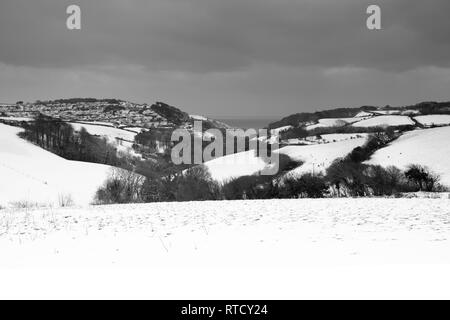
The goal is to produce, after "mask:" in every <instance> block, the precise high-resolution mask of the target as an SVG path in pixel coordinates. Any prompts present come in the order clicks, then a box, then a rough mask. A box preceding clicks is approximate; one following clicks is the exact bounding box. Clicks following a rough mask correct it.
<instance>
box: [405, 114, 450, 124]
mask: <svg viewBox="0 0 450 320" xmlns="http://www.w3.org/2000/svg"><path fill="white" fill-rule="evenodd" d="M414 119H416V120H417V121H418V122H419V123H420V124H423V125H424V126H432V125H436V126H441V125H448V124H450V115H449V114H432V115H427V116H418V117H415V118H414Z"/></svg>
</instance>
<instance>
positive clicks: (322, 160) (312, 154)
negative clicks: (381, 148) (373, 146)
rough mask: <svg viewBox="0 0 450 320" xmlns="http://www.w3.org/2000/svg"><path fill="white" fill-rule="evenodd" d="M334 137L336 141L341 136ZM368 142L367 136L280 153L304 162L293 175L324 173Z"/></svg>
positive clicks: (287, 148)
mask: <svg viewBox="0 0 450 320" xmlns="http://www.w3.org/2000/svg"><path fill="white" fill-rule="evenodd" d="M333 136H334V137H333V138H334V139H338V136H340V135H333ZM366 141H367V136H361V137H360V138H354V139H347V140H341V141H337V142H334V143H325V144H317V145H310V146H287V147H284V148H281V149H280V151H279V152H280V153H282V154H286V155H288V156H290V157H291V158H292V159H294V160H299V161H302V162H303V165H302V166H301V167H299V168H297V169H294V170H293V171H291V174H294V175H301V174H303V173H308V172H314V173H320V172H322V173H324V172H325V170H326V169H327V168H328V167H329V166H330V165H331V164H332V163H333V161H334V160H336V159H338V158H342V157H345V156H346V155H348V154H349V153H350V152H351V151H352V150H353V149H355V148H356V147H360V146H362V145H363V144H364V143H365V142H366Z"/></svg>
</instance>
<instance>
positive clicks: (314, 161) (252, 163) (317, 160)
mask: <svg viewBox="0 0 450 320" xmlns="http://www.w3.org/2000/svg"><path fill="white" fill-rule="evenodd" d="M322 138H323V140H322V141H321V143H320V144H318V141H312V142H311V143H313V145H304V146H287V147H283V148H281V149H279V150H277V151H275V152H279V153H281V154H285V155H288V156H290V157H291V158H292V159H294V160H299V161H302V162H304V164H303V165H302V166H301V167H299V168H297V169H295V170H293V171H292V172H293V173H294V174H298V173H306V172H312V171H313V170H315V172H316V173H318V172H324V171H325V170H326V169H327V168H328V167H329V166H330V165H331V163H332V162H333V161H334V160H335V159H337V158H341V157H345V156H346V155H347V154H349V153H350V152H351V151H352V150H353V149H354V148H356V147H359V146H362V145H363V144H364V143H365V142H366V140H367V135H366V134H361V135H359V134H332V135H324V136H323V137H322ZM324 142H328V143H324ZM205 166H206V167H207V168H208V169H209V172H210V173H211V176H212V178H213V179H214V180H216V181H218V182H220V183H223V182H226V181H227V180H230V179H233V178H238V177H241V176H245V175H253V174H256V173H258V172H259V171H261V170H263V169H264V168H265V167H266V166H267V163H266V162H265V161H264V160H263V159H262V158H258V157H256V156H255V153H254V152H253V151H247V152H241V153H237V154H233V155H228V156H225V157H222V158H218V159H215V160H212V161H209V162H206V163H205Z"/></svg>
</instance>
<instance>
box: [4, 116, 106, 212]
mask: <svg viewBox="0 0 450 320" xmlns="http://www.w3.org/2000/svg"><path fill="white" fill-rule="evenodd" d="M21 130H22V129H20V128H16V127H11V126H7V125H4V124H0V180H1V182H0V205H2V206H8V205H11V204H13V203H15V205H25V204H26V205H30V204H31V205H46V206H48V205H52V206H58V205H60V204H61V202H62V201H64V202H66V201H71V202H73V204H75V205H88V204H90V203H91V202H92V200H93V198H94V195H95V192H96V191H97V189H98V187H99V186H101V185H102V184H103V182H104V181H105V179H106V177H107V175H108V173H109V171H110V170H111V167H109V166H105V165H100V164H93V163H85V162H76V161H68V160H65V159H63V158H61V157H58V156H56V155H54V154H53V153H50V152H48V151H45V150H43V149H41V148H40V147H38V146H35V145H33V144H31V143H29V142H27V141H25V140H23V139H21V138H19V137H18V136H17V134H18V133H19V132H20V131H21Z"/></svg>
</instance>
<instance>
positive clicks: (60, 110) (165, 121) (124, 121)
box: [0, 99, 189, 128]
mask: <svg viewBox="0 0 450 320" xmlns="http://www.w3.org/2000/svg"><path fill="white" fill-rule="evenodd" d="M169 107H170V106H168V105H166V104H164V103H162V102H156V103H155V104H154V105H148V104H145V103H144V104H138V103H132V102H128V101H122V100H115V99H103V100H97V99H67V100H55V101H37V102H34V103H30V102H27V103H24V102H22V101H18V102H17V103H16V104H9V105H8V104H3V105H0V116H1V117H13V118H33V117H35V116H36V115H37V114H43V115H46V116H49V117H52V118H55V119H60V120H63V121H67V122H97V123H101V122H105V123H107V125H113V126H114V127H117V128H126V127H142V128H172V127H175V126H177V125H179V124H180V123H177V124H176V123H174V122H173V121H171V120H173V119H182V120H185V121H187V120H188V119H189V116H188V115H187V114H185V113H183V112H181V111H179V110H176V109H175V108H174V109H172V110H173V114H174V115H175V113H179V114H181V117H180V116H179V115H178V118H173V119H170V117H168V116H167V113H166V114H165V116H164V115H162V114H161V112H159V113H158V112H157V111H155V110H161V108H169Z"/></svg>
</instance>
